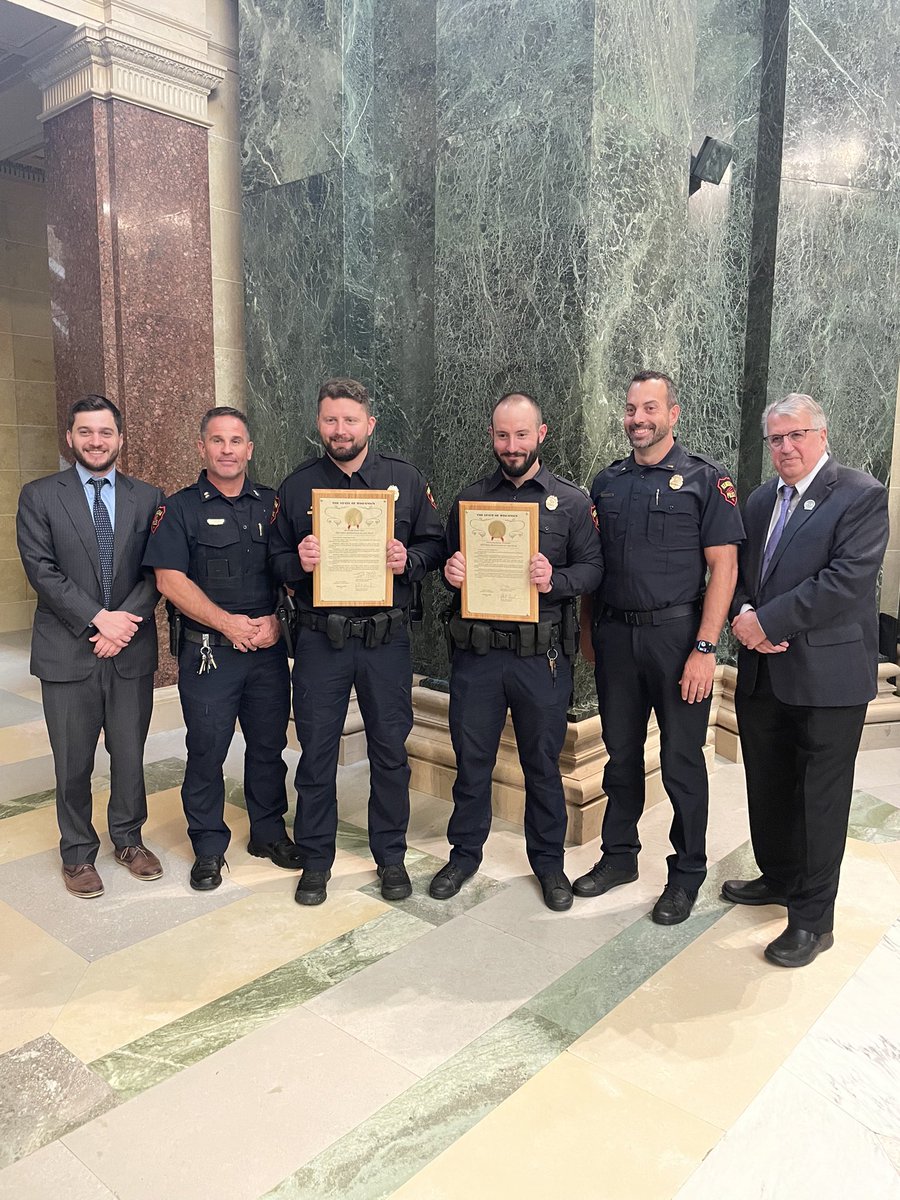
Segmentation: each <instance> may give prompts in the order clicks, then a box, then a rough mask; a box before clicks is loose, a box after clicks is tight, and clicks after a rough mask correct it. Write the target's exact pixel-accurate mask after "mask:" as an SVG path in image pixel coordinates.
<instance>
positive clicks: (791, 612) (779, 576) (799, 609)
mask: <svg viewBox="0 0 900 1200" xmlns="http://www.w3.org/2000/svg"><path fill="white" fill-rule="evenodd" d="M778 486H779V480H778V479H777V478H776V479H770V480H768V481H767V482H766V483H764V484H762V486H760V487H758V488H757V489H756V490H755V491H754V492H753V493H752V494H751V495H750V497H749V499H748V500H747V503H746V506H745V509H744V524H745V526H746V531H747V540H746V541H745V542H744V544H743V546H742V547H741V549H740V553H739V560H738V563H739V574H738V585H737V590H736V592H735V595H734V600H733V602H732V616H734V615H736V614H737V613H739V612H740V610H741V607H742V605H744V604H751V605H752V606H753V607H754V608H755V609H756V615H757V617H758V618H759V622H760V625H761V626H762V628H763V630H764V631H765V633H766V636H767V637H768V639H769V641H770V642H772V643H778V642H782V641H785V640H787V641H789V642H790V647H789V649H788V650H787V651H785V652H784V653H783V654H770V655H767V660H768V667H769V677H770V680H771V685H772V691H773V692H774V694H775V696H776V698H777V699H778V700H780V701H781V702H782V703H783V704H797V705H810V706H822V707H840V706H845V705H856V704H866V703H868V701H869V700H871V699H872V698H873V697H874V695H875V691H876V680H877V664H878V614H877V606H876V584H877V579H878V571H879V568H880V566H881V562H882V559H883V558H884V552H885V548H886V546H887V538H888V516H887V502H888V496H887V490H886V489H885V488H884V487H883V485H882V484H880V483H879V482H878V480H877V479H873V477H872V476H871V475H868V474H866V473H865V472H864V471H857V470H854V469H853V468H851V467H845V466H842V465H841V464H840V463H838V462H836V461H835V459H834V458H833V457H829V459H828V460H827V461H826V463H825V465H824V466H823V467H822V468H821V470H820V471H819V473H818V474H817V475H816V477H815V479H814V480H813V481H812V483H811V484H810V486H809V488H808V489H807V490H806V491H805V492H804V494H803V498H802V499H801V501H800V503H799V504H798V505H797V507H796V508H795V509H794V511H793V513H792V514H791V516H790V519H789V520H788V522H787V524H786V525H785V527H784V531H783V533H782V535H781V538H780V540H779V542H778V545H777V547H776V548H775V551H774V553H773V555H772V560H771V562H770V563H769V565H768V568H767V570H766V574H765V577H763V578H760V570H761V566H762V558H763V551H764V549H765V544H766V538H767V534H768V530H769V523H770V521H771V518H772V512H773V508H774V505H775V498H776V492H777V489H778ZM760 657H761V655H760V654H759V653H758V652H757V651H755V650H746V649H744V648H743V647H742V648H741V650H740V652H739V654H738V680H737V688H738V690H739V691H741V692H745V693H748V692H752V691H753V689H754V686H755V684H756V675H757V668H758V664H759V660H760Z"/></svg>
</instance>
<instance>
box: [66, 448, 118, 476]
mask: <svg viewBox="0 0 900 1200" xmlns="http://www.w3.org/2000/svg"><path fill="white" fill-rule="evenodd" d="M72 453H73V454H74V456H75V461H76V462H78V463H81V465H82V466H83V467H84V469H85V470H86V471H90V473H91V474H92V475H105V474H106V472H107V471H108V470H109V468H110V467H111V466H112V465H113V463H114V462H115V461H116V459H117V458H118V457H119V451H118V450H116V451H115V453H114V454H112V455H110V457H109V458H108V459H107V460H106V462H104V463H100V465H99V466H97V465H95V464H94V463H92V462H88V460H87V459H86V458H84V456H83V455H81V454H80V453H79V452H78V451H77V450H76V449H75V447H74V446H73V447H72Z"/></svg>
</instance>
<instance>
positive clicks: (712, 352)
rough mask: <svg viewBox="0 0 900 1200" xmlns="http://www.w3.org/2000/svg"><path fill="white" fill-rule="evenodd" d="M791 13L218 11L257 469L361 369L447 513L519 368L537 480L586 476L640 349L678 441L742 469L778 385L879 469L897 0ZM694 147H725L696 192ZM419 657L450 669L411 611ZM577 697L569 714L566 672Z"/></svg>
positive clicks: (278, 458)
mask: <svg viewBox="0 0 900 1200" xmlns="http://www.w3.org/2000/svg"><path fill="white" fill-rule="evenodd" d="M789 8H790V6H789V3H788V0H630V2H629V3H628V4H622V3H621V2H619V0H240V14H241V71H242V83H241V88H242V91H241V96H242V121H243V131H242V136H243V151H244V176H243V182H244V244H245V257H246V284H247V339H248V372H249V397H250V410H251V415H252V417H253V420H254V423H255V426H256V441H257V446H258V454H257V458H258V462H259V464H260V469H261V472H260V473H261V474H262V475H265V476H267V477H268V478H269V479H272V480H277V479H278V478H280V477H281V476H282V475H283V474H285V473H286V472H287V471H288V470H290V469H291V468H292V467H293V466H294V465H295V464H296V462H298V461H299V460H300V459H301V458H302V457H303V456H304V455H305V454H306V453H307V452H308V450H309V447H310V446H311V445H315V444H316V439H315V434H314V427H313V420H314V411H313V402H314V396H315V392H316V389H317V387H318V384H319V382H320V381H321V379H322V378H323V377H324V376H326V375H328V374H337V373H351V374H358V375H359V376H360V377H362V378H363V379H365V380H366V381H367V382H368V383H369V385H370V387H371V388H372V391H373V394H374V397H375V401H376V412H377V415H378V418H379V426H378V430H377V434H376V438H377V444H378V445H379V446H380V447H381V448H382V449H385V450H388V451H391V450H394V451H397V452H399V453H403V454H406V455H408V456H409V457H410V458H412V459H413V460H414V461H415V462H416V463H417V464H418V465H419V466H420V467H421V468H422V469H423V470H424V471H425V473H426V474H427V475H429V477H430V478H431V480H432V483H433V486H434V490H435V494H436V495H437V497H438V501H439V504H440V505H441V507H443V508H444V509H446V507H447V506H448V505H449V503H450V501H451V499H452V497H453V495H454V494H455V493H456V491H457V490H458V489H459V488H460V487H462V486H463V485H464V484H465V483H467V482H469V481H470V480H471V479H473V478H475V477H477V476H478V475H479V474H481V473H483V472H484V471H485V470H486V469H489V468H490V467H492V465H493V460H492V459H491V456H490V448H489V446H488V442H487V434H486V426H487V419H488V413H489V410H490V406H491V403H492V401H493V400H494V399H495V398H496V397H497V396H498V395H499V394H500V393H501V392H503V391H505V390H507V389H509V388H513V387H520V388H524V389H526V390H529V391H532V392H534V394H536V395H537V396H538V397H539V399H540V400H541V401H542V403H543V405H544V408H545V413H546V416H547V420H548V424H549V426H550V435H549V439H548V443H547V454H546V460H547V462H548V464H549V465H550V467H551V469H553V470H556V471H559V472H561V473H563V474H566V475H568V476H569V477H571V478H574V479H577V480H578V481H580V482H584V483H588V482H590V479H591V478H592V476H593V474H594V473H595V471H596V470H598V469H599V468H601V467H602V466H605V465H606V463H607V462H608V461H609V460H610V459H612V458H613V457H618V456H620V455H621V454H622V453H623V452H624V450H625V448H626V447H625V444H624V439H623V435H622V433H621V410H622V405H623V401H624V389H625V385H626V383H627V381H628V379H629V378H630V376H631V374H632V373H633V371H635V370H637V369H639V368H641V367H646V366H658V367H661V368H663V369H665V370H669V371H670V372H671V373H672V374H673V375H674V376H675V378H676V381H677V383H678V385H679V390H680V398H681V401H682V407H683V415H682V425H681V429H682V436H683V439H684V441H685V442H686V444H688V445H690V446H691V447H692V448H695V449H697V450H700V451H702V452H704V453H707V454H710V455H713V456H715V457H717V458H719V459H721V460H723V461H724V462H725V463H726V464H727V465H728V466H729V467H730V468H731V469H732V470H734V471H735V472H737V473H740V475H741V478H742V480H743V481H744V483H747V484H749V485H751V486H752V484H753V483H754V482H756V481H758V479H759V477H760V473H761V471H762V456H761V453H760V451H761V444H760V441H759V431H758V415H759V412H760V411H761V409H762V407H763V406H764V404H765V402H766V398H767V393H768V394H781V392H783V391H788V390H794V389H797V388H801V389H808V390H810V391H812V392H813V394H815V395H817V396H819V397H820V398H821V399H822V400H823V402H824V403H826V404H829V405H830V406H831V407H832V409H833V411H834V418H833V425H834V442H835V446H836V449H837V450H838V452H839V453H840V454H841V455H842V456H843V457H845V458H846V459H847V461H850V462H853V463H855V464H856V465H860V466H869V467H871V468H872V469H874V470H875V471H876V473H879V474H881V475H882V477H883V476H884V471H885V460H884V455H885V451H886V448H887V430H888V412H889V410H890V407H891V399H890V397H891V395H892V392H893V387H894V382H895V380H896V365H897V333H896V325H895V312H896V270H897V268H896V261H897V228H898V226H897V210H896V182H897V172H898V170H900V168H898V167H897V162H898V155H897V148H896V137H895V122H896V117H895V112H896V103H895V100H896V95H895V93H896V79H892V76H891V74H890V67H891V55H892V53H893V51H892V47H894V46H896V34H897V25H898V23H900V21H898V18H897V16H896V13H895V12H894V9H893V8H892V4H891V0H811V2H810V3H808V4H806V5H805V6H804V8H803V12H802V13H800V11H799V10H798V9H791V11H790V12H789ZM785 94H786V95H787V99H786V100H785ZM892 97H893V100H892ZM783 124H784V126H785V139H784V146H785V150H784V153H785V171H784V179H783V180H782V177H781V156H782V125H783ZM707 134H710V135H713V136H715V137H718V138H720V139H722V140H725V141H727V142H729V143H730V144H731V145H732V146H733V147H734V160H733V164H732V166H731V167H730V168H729V171H728V172H727V174H726V176H725V179H724V180H723V182H722V184H721V185H720V186H718V187H713V186H710V185H704V186H703V187H702V188H701V190H700V191H699V192H698V193H697V194H695V195H694V196H693V197H691V198H690V199H689V198H688V186H687V185H688V168H689V157H690V152H691V151H692V150H694V151H696V150H697V149H699V146H700V143H701V142H702V139H703V137H704V136H705V135H707ZM841 171H843V174H841ZM776 245H777V249H776ZM861 413H862V415H863V417H864V419H863V420H862V421H861V420H860V419H859V418H860V414H861ZM440 596H441V589H440V587H434V586H433V587H432V596H431V600H432V602H434V601H436V600H437V599H438V598H439V597H440ZM433 607H434V603H432V608H433ZM417 666H418V667H419V668H420V669H422V670H424V671H426V672H427V673H429V674H434V675H441V674H444V673H445V672H446V660H445V657H444V651H443V647H442V645H441V644H440V640H439V638H438V636H437V631H436V628H435V626H434V620H433V617H430V618H429V622H428V624H427V627H426V630H425V632H424V634H420V635H419V637H418V640H417ZM576 693H577V701H578V703H577V706H576V711H578V712H584V711H586V710H587V708H588V707H589V706H590V704H591V702H592V687H591V684H590V681H589V680H588V679H587V678H586V676H585V674H584V672H582V673H581V674H580V675H579V679H578V685H577V689H576Z"/></svg>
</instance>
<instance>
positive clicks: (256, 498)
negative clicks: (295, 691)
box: [144, 471, 275, 633]
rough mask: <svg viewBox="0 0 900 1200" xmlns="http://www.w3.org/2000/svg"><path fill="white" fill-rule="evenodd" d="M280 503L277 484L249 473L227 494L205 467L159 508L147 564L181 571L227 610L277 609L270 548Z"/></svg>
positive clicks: (259, 613) (253, 613) (255, 612)
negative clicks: (236, 491) (273, 485)
mask: <svg viewBox="0 0 900 1200" xmlns="http://www.w3.org/2000/svg"><path fill="white" fill-rule="evenodd" d="M274 507H275V492H274V491H273V490H272V488H268V487H263V486H262V484H258V483H253V481H252V480H250V479H246V478H245V479H244V486H243V487H242V488H241V491H240V493H239V494H238V495H237V496H223V495H222V493H221V492H220V491H219V490H218V488H216V487H215V486H214V485H213V484H211V483H210V482H209V480H208V479H207V478H206V471H201V472H200V478H199V479H198V480H197V482H196V483H192V484H191V485H190V486H189V487H186V488H182V490H181V491H180V492H176V493H175V494H174V495H173V496H170V497H169V498H168V499H167V500H166V502H165V504H163V505H161V506H160V507H159V508H158V509H157V511H156V516H155V517H154V518H153V522H152V525H151V534H150V537H149V539H148V540H147V549H146V551H145V553H144V566H145V567H162V568H165V569H166V570H170V571H181V572H182V573H183V574H184V575H187V577H188V579H190V580H192V582H194V583H196V584H197V586H198V587H199V588H200V590H201V591H202V592H204V593H205V594H206V595H207V596H208V597H209V598H210V600H212V601H213V603H214V604H217V605H218V606H219V608H223V609H224V610H225V611H226V612H229V613H243V614H245V615H246V616H248V617H265V616H269V615H270V614H271V613H272V612H273V611H274V609H275V583H274V579H273V576H272V572H271V570H270V568H269V562H268V554H267V549H268V541H269V532H270V528H271V520H272V515H273V511H274ZM185 621H186V623H187V624H188V625H189V626H190V627H191V628H193V629H200V630H202V631H203V632H204V633H212V632H214V631H213V630H211V629H208V628H207V627H206V626H205V625H201V624H200V623H199V622H197V621H191V620H189V619H188V618H185Z"/></svg>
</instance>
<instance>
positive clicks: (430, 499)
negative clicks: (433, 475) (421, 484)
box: [425, 483, 437, 509]
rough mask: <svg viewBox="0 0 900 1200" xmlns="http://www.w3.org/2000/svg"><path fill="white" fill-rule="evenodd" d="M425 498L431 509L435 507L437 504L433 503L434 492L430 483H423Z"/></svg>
mask: <svg viewBox="0 0 900 1200" xmlns="http://www.w3.org/2000/svg"><path fill="white" fill-rule="evenodd" d="M425 499H426V500H427V501H428V503H429V504H430V505H431V507H432V508H433V509H437V504H436V503H435V500H434V492H433V491H432V490H431V484H430V483H426V484H425Z"/></svg>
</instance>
